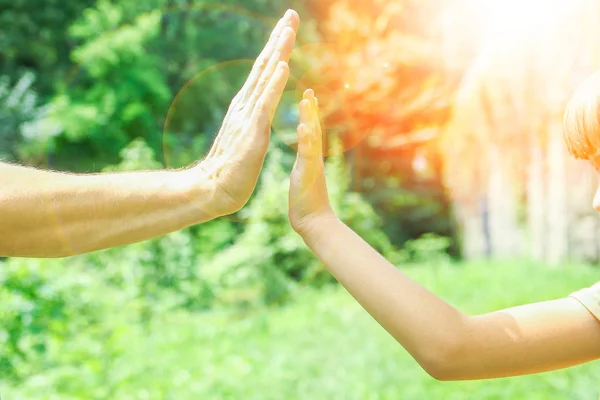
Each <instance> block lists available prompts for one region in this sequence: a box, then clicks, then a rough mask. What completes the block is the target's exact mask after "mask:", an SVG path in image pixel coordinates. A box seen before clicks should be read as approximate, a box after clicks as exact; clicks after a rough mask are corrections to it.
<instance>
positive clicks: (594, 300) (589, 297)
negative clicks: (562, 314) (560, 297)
mask: <svg viewBox="0 0 600 400" xmlns="http://www.w3.org/2000/svg"><path fill="white" fill-rule="evenodd" d="M569 297H573V298H575V299H577V300H578V301H579V302H580V303H581V304H583V306H584V307H585V308H587V309H588V310H589V311H590V312H591V313H592V315H593V316H594V317H596V319H598V321H600V282H598V283H596V284H595V285H594V286H592V287H589V288H586V289H582V290H579V291H577V292H574V293H571V294H570V295H569Z"/></svg>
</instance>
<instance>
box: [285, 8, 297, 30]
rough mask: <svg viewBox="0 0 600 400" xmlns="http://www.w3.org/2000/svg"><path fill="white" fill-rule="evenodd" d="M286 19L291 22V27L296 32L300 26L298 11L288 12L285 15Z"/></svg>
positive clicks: (290, 10)
mask: <svg viewBox="0 0 600 400" xmlns="http://www.w3.org/2000/svg"><path fill="white" fill-rule="evenodd" d="M285 17H286V18H287V20H288V21H289V22H290V26H291V27H292V28H293V29H294V30H296V29H298V26H299V25H300V16H299V15H298V13H297V12H296V10H292V9H289V10H287V12H286V13H285Z"/></svg>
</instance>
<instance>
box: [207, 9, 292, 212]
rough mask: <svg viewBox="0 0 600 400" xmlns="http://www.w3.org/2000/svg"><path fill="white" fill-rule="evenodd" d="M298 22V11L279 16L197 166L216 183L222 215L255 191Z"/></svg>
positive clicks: (239, 204) (243, 201)
mask: <svg viewBox="0 0 600 400" xmlns="http://www.w3.org/2000/svg"><path fill="white" fill-rule="evenodd" d="M297 27H298V16H297V14H296V13H295V12H288V13H287V14H286V16H285V17H284V18H282V19H281V20H280V21H279V23H278V24H277V26H276V27H275V29H274V30H273V33H272V34H271V37H270V38H269V41H268V43H267V45H266V46H265V48H264V50H263V51H262V53H261V55H260V56H259V58H258V59H257V61H256V63H255V64H254V67H253V68H252V71H251V73H250V76H249V77H248V80H247V81H246V83H245V84H244V87H243V88H242V89H241V90H240V92H239V93H238V94H237V95H236V96H235V98H234V99H233V101H232V102H231V105H230V106H229V110H228V111H227V115H226V116H225V119H224V121H223V125H222V126H221V129H220V130H219V133H218V135H217V138H216V139H215V142H214V144H213V146H212V148H211V150H210V152H209V154H208V156H207V157H206V159H204V160H203V161H202V162H201V163H199V164H198V165H197V166H196V167H195V168H196V170H197V171H198V172H199V173H200V174H202V176H203V177H204V178H207V179H209V180H210V181H211V182H212V183H213V185H214V189H215V196H216V197H217V198H216V204H217V208H216V209H215V210H214V212H215V213H216V214H218V215H226V214H230V213H232V212H235V211H238V210H239V209H240V208H241V207H243V206H244V204H246V202H247V201H248V199H249V198H250V195H251V194H252V192H253V191H254V187H255V186H256V182H257V180H258V175H259V173H260V170H261V168H262V166H263V163H264V159H265V155H266V152H267V148H268V146H269V136H270V128H271V120H272V118H273V115H274V113H275V109H276V108H277V105H278V104H279V100H280V99H281V95H282V93H283V90H284V88H285V85H286V83H287V79H288V76H289V67H288V65H287V62H288V61H289V59H290V56H291V52H292V48H293V45H294V41H295V31H296V29H297ZM218 215H215V216H218Z"/></svg>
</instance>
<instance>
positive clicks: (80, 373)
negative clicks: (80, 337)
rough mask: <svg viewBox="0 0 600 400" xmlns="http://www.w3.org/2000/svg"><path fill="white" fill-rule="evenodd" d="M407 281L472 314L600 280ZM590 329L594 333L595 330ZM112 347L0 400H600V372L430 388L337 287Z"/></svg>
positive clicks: (176, 322)
mask: <svg viewBox="0 0 600 400" xmlns="http://www.w3.org/2000/svg"><path fill="white" fill-rule="evenodd" d="M406 272H407V273H409V275H410V276H412V277H413V278H414V279H415V280H417V281H418V282H420V283H421V284H423V285H425V286H426V287H428V288H430V289H432V290H434V291H435V292H436V293H437V294H439V295H440V296H441V297H442V298H444V299H446V300H447V301H450V302H451V303H452V304H453V305H455V306H457V307H459V308H460V309H461V310H463V311H465V312H469V313H481V312H488V311H493V310H496V309H499V308H504V307H510V306H514V305H519V304H523V303H527V302H535V301H541V300H549V299H553V298H559V297H564V296H565V295H567V294H568V293H570V292H571V291H574V290H577V289H579V288H582V287H585V286H588V285H591V284H592V283H594V282H595V281H597V280H598V279H599V276H600V275H599V274H598V270H597V269H592V268H586V267H580V266H568V267H562V268H550V267H542V266H539V265H535V264H528V263H521V262H514V263H508V262H504V263H494V264H469V265H465V266H461V267H456V266H446V267H435V268H434V267H429V268H411V269H409V270H407V271H406ZM415 306H418V305H415ZM598 329H599V334H600V325H599V326H598ZM120 340H121V345H122V353H120V354H118V355H116V356H114V357H112V358H111V359H110V360H109V361H108V362H110V364H111V368H110V370H109V371H110V372H109V373H108V374H106V373H104V374H101V376H99V375H98V374H96V375H95V374H94V371H93V370H89V368H91V367H89V366H87V367H85V368H88V369H87V370H85V369H84V367H78V366H73V368H72V369H68V370H65V371H58V372H56V373H58V374H60V373H64V374H65V379H64V380H63V381H61V382H62V383H61V385H59V387H46V386H45V383H44V380H43V379H41V378H39V377H38V378H37V379H36V378H35V377H32V379H31V380H29V382H28V383H27V385H26V386H25V387H23V388H21V389H20V390H19V391H18V392H17V391H16V390H10V389H8V388H5V390H4V392H5V393H2V396H3V398H6V399H11V398H27V399H32V400H34V399H54V398H57V399H58V398H60V399H70V398H72V399H77V398H110V399H128V400H129V399H130V400H134V399H148V400H150V399H152V400H153V399H161V400H162V399H177V400H180V399H184V400H185V399H248V400H249V399H265V400H266V399H278V400H279V399H311V400H319V399H323V400H325V399H327V400H334V399H340V400H352V399H365V400H375V399H402V400H410V399H415V400H423V399H444V400H452V399H457V400H458V399H460V400H463V399H478V400H484V399H489V400H492V399H512V400H518V399H523V400H525V399H526V400H537V399H539V400H553V399H557V400H558V399H561V400H563V399H582V400H584V399H585V400H597V399H598V395H599V394H600V368H599V367H600V365H599V364H598V362H596V363H590V364H587V365H584V366H579V367H575V368H570V369H567V370H563V371H557V372H551V373H544V374H538V375H532V376H524V377H516V378H506V379H494V380H486V381H469V382H438V381H436V380H434V379H432V378H431V377H429V375H427V374H426V373H425V372H424V371H423V370H422V369H421V368H420V366H419V365H418V364H417V363H416V362H415V361H414V360H413V359H412V358H411V357H410V356H409V355H408V354H407V353H406V352H405V351H404V350H403V349H402V348H401V347H400V346H399V345H398V344H397V343H396V342H395V341H394V340H393V339H392V338H391V337H390V336H389V335H388V334H387V333H386V332H385V331H384V330H383V329H382V328H381V327H380V326H379V325H378V324H377V323H376V322H375V321H374V320H373V319H372V318H371V317H370V316H369V315H368V314H367V313H366V312H365V311H364V310H362V308H361V307H360V306H359V305H358V304H357V303H356V302H355V301H354V300H353V299H352V298H351V297H350V296H349V295H348V294H347V293H346V292H345V291H344V290H343V289H342V288H330V289H327V290H323V291H319V292H316V291H313V290H309V289H303V290H300V291H299V292H298V293H297V294H296V296H295V297H294V299H293V301H292V302H291V303H290V304H289V305H287V306H285V307H279V308H274V309H269V310H260V311H256V312H254V313H252V314H250V315H246V316H243V317H242V316H239V315H238V316H236V315H235V314H232V313H220V314H217V313H210V314H205V315H197V314H196V315H189V314H185V313H180V314H171V315H168V316H163V317H161V318H157V319H156V320H155V321H154V322H153V323H152V325H151V326H150V327H149V329H148V330H146V331H141V330H140V329H138V328H131V329H129V330H127V331H125V333H124V334H123V336H122V337H121V339H120ZM92 365H93V364H92ZM78 368H81V370H78ZM67 376H68V377H70V378H66V377H67ZM73 377H75V379H74V378H73ZM78 377H79V378H80V379H78ZM84 392H85V395H73V393H84ZM51 393H60V395H57V396H56V397H53V395H52V394H51ZM67 393H69V394H71V396H68V395H67Z"/></svg>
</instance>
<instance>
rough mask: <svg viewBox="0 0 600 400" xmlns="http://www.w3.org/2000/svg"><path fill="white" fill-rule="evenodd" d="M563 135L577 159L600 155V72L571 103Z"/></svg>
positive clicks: (586, 82)
mask: <svg viewBox="0 0 600 400" xmlns="http://www.w3.org/2000/svg"><path fill="white" fill-rule="evenodd" d="M563 135H564V139H565V143H566V144H567V149H568V150H569V153H571V154H572V155H573V156H574V157H575V158H578V159H584V160H587V159H589V158H590V157H591V156H594V155H597V154H599V153H600V71H598V72H596V73H594V74H593V75H592V76H590V77H589V78H587V79H586V80H585V81H584V82H583V84H582V85H581V86H580V87H579V88H578V89H577V90H576V91H575V94H574V95H573V97H572V98H571V100H570V101H569V103H568V105H567V109H566V111H565V118H564V127H563Z"/></svg>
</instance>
